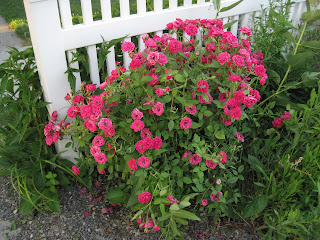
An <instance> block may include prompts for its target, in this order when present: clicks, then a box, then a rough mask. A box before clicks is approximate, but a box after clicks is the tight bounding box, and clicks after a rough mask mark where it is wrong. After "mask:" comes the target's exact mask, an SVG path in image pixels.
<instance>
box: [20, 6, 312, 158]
mask: <svg viewBox="0 0 320 240" xmlns="http://www.w3.org/2000/svg"><path fill="white" fill-rule="evenodd" d="M23 1H24V5H25V10H26V16H27V19H28V24H29V29H30V35H31V40H32V45H33V49H34V53H35V58H36V61H37V66H38V71H39V75H40V80H41V85H42V87H43V91H44V96H45V99H46V101H48V102H52V104H51V105H50V106H49V108H48V109H49V112H50V113H52V111H54V110H58V112H59V114H60V115H62V116H63V115H65V114H66V111H67V102H66V101H65V100H64V96H65V95H66V93H68V92H70V87H69V83H68V80H67V79H68V76H67V74H65V71H66V70H67V66H68V65H67V63H68V62H69V61H70V60H71V58H72V52H73V51H75V49H77V48H82V47H86V49H87V53H88V57H89V68H90V78H91V80H92V82H93V83H95V84H97V85H99V84H100V81H101V79H100V77H99V70H98V60H97V49H96V44H99V43H102V41H103V39H104V40H105V41H110V40H112V39H115V38H120V37H123V36H126V35H128V37H127V38H126V39H125V41H130V39H131V37H132V36H139V50H143V42H142V41H141V36H142V35H143V34H144V33H150V32H155V33H156V34H158V35H161V34H162V31H163V30H164V29H165V27H166V24H167V23H169V22H172V21H174V20H175V19H176V18H181V19H183V20H184V19H196V18H201V19H204V18H208V19H210V18H211V19H212V18H214V17H215V16H216V11H215V10H214V8H213V5H212V3H211V2H208V1H206V0H197V3H192V0H184V1H183V6H178V1H177V0H169V8H166V9H163V0H153V1H154V11H148V12H147V11H146V0H136V1H137V14H130V4H129V0H100V6H101V15H102V20H98V21H94V20H93V13H92V3H91V0H80V1H81V11H82V17H83V23H82V24H76V25H73V23H72V15H71V9H70V0H23ZM115 1H119V5H120V17H112V13H111V4H112V2H115ZM235 2H236V0H222V3H221V8H222V7H225V6H229V5H230V4H232V3H235ZM267 4H268V0H244V1H243V2H242V3H241V4H239V5H238V6H237V7H235V8H233V9H232V10H230V11H226V12H223V13H221V14H220V15H219V18H220V19H221V20H222V21H223V22H224V23H227V22H229V21H233V20H240V23H239V24H234V25H233V26H232V28H231V31H232V32H233V33H234V34H236V32H237V30H238V27H239V26H250V24H251V23H252V16H253V15H255V16H261V14H262V13H261V5H265V6H266V5H267ZM305 8H306V6H305V0H296V3H295V4H293V5H292V11H291V18H292V19H293V23H294V24H295V25H297V24H298V22H299V19H300V16H301V14H302V12H303V11H304V10H305ZM102 37H103V39H102ZM123 59H124V65H125V66H126V67H127V66H128V65H129V63H130V58H129V56H128V55H124V57H123ZM106 65H107V72H108V73H110V72H111V70H113V69H115V66H116V65H115V52H114V49H111V53H109V54H108V58H107V60H106ZM72 67H73V68H78V67H79V66H78V64H77V63H73V64H72ZM102 81H104V79H102ZM80 82H81V79H80V75H79V74H77V87H79V86H80ZM64 143H65V142H59V143H58V144H57V145H56V146H57V148H58V150H61V149H63V145H64ZM73 156H74V155H73V154H72V153H71V152H70V153H69V154H68V153H66V154H64V157H66V158H69V159H72V158H73Z"/></svg>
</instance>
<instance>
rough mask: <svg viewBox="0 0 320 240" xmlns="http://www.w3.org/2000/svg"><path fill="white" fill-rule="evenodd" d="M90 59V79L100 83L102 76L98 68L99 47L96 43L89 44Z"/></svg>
mask: <svg viewBox="0 0 320 240" xmlns="http://www.w3.org/2000/svg"><path fill="white" fill-rule="evenodd" d="M87 52H88V60H89V70H90V79H91V81H92V82H93V83H94V84H97V85H98V86H99V85H100V76H99V69H98V58H97V48H96V45H92V46H88V47H87Z"/></svg>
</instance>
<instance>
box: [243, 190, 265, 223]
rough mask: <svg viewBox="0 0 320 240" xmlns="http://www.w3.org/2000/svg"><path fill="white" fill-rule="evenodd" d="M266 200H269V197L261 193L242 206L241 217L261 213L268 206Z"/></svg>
mask: <svg viewBox="0 0 320 240" xmlns="http://www.w3.org/2000/svg"><path fill="white" fill-rule="evenodd" d="M268 202H269V197H268V196H266V195H261V196H259V197H257V198H255V199H253V200H252V201H251V202H250V203H248V204H247V206H246V207H245V208H244V211H243V218H249V217H253V216H255V215H257V214H259V213H261V212H262V211H263V210H264V209H265V208H266V207H267V206H268Z"/></svg>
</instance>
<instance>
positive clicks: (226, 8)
mask: <svg viewBox="0 0 320 240" xmlns="http://www.w3.org/2000/svg"><path fill="white" fill-rule="evenodd" d="M241 2H243V0H239V1H238V2H235V3H234V4H231V5H230V6H228V7H224V8H222V9H221V10H220V12H225V11H228V10H230V9H232V8H234V7H236V6H237V5H238V4H240V3H241Z"/></svg>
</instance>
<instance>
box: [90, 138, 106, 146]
mask: <svg viewBox="0 0 320 240" xmlns="http://www.w3.org/2000/svg"><path fill="white" fill-rule="evenodd" d="M92 144H93V145H94V146H97V147H101V146H102V145H104V138H103V137H101V136H95V137H94V138H93V140H92Z"/></svg>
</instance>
